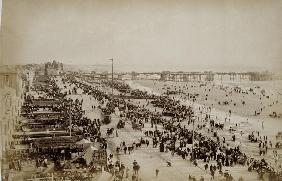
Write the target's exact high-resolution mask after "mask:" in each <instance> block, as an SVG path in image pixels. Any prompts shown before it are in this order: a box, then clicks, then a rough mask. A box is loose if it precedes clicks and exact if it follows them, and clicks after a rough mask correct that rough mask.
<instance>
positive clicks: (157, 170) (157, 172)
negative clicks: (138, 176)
mask: <svg viewBox="0 0 282 181" xmlns="http://www.w3.org/2000/svg"><path fill="white" fill-rule="evenodd" d="M159 172H160V170H159V169H156V177H158V175H159Z"/></svg>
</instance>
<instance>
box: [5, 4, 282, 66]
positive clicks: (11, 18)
mask: <svg viewBox="0 0 282 181" xmlns="http://www.w3.org/2000/svg"><path fill="white" fill-rule="evenodd" d="M2 6H3V12H2V30H1V31H2V32H1V50H2V51H1V55H2V59H1V60H2V63H4V64H10V63H14V64H18V63H21V64H24V63H37V62H46V61H48V60H58V61H61V62H63V63H67V64H109V62H107V61H106V60H107V59H109V58H114V59H115V62H116V63H115V64H116V67H117V69H118V68H120V69H122V67H127V68H132V69H133V70H139V71H146V70H150V71H153V70H156V71H159V70H183V71H189V70H204V69H207V70H225V71H231V70H233V71H236V70H238V71H241V70H243V71H246V70H267V69H268V70H279V69H280V70H281V69H282V1H281V0H265V1H264V0H206V1H203V0H194V1H188V0H183V1H176V0H170V1H165V0H160V1H157V0H154V1H152V0H140V1H137V0H131V1H129V0H112V1H110V0H100V1H98V0H97V1H94V0H3V5H2Z"/></svg>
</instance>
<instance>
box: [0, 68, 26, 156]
mask: <svg viewBox="0 0 282 181" xmlns="http://www.w3.org/2000/svg"><path fill="white" fill-rule="evenodd" d="M22 70H23V69H22V68H21V67H20V66H1V67H0V131H1V132H0V134H1V136H0V150H1V153H0V157H1V159H2V158H3V153H4V152H5V151H8V150H9V147H10V143H11V141H12V134H13V131H14V130H15V126H16V124H17V122H18V120H19V116H20V107H21V105H22V100H23V99H22V98H23V90H24V88H25V84H24V82H23V76H24V73H23V71H22Z"/></svg>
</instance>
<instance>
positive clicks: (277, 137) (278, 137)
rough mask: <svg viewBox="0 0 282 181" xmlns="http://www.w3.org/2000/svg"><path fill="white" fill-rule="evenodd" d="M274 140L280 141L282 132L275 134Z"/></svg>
mask: <svg viewBox="0 0 282 181" xmlns="http://www.w3.org/2000/svg"><path fill="white" fill-rule="evenodd" d="M276 140H282V131H281V132H278V133H277V135H276Z"/></svg>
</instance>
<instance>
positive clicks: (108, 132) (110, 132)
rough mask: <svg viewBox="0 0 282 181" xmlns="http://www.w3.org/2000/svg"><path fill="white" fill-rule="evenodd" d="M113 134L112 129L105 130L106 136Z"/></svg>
mask: <svg viewBox="0 0 282 181" xmlns="http://www.w3.org/2000/svg"><path fill="white" fill-rule="evenodd" d="M113 132H114V128H110V129H109V128H108V129H107V136H110V135H112V134H113Z"/></svg>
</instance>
